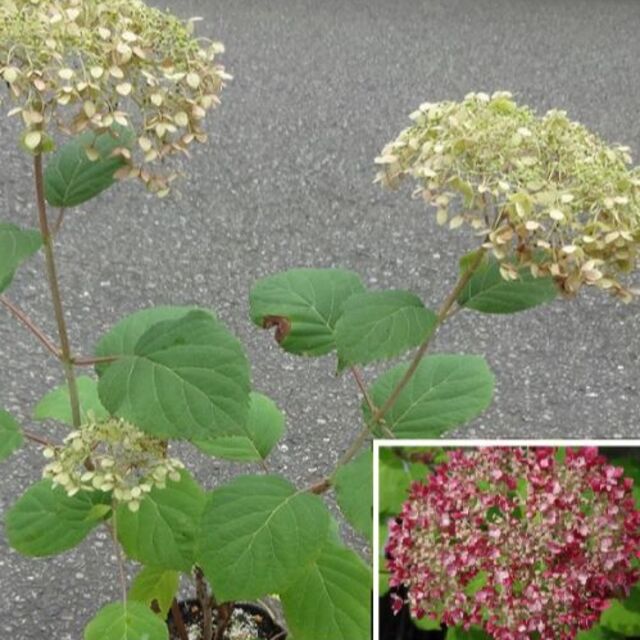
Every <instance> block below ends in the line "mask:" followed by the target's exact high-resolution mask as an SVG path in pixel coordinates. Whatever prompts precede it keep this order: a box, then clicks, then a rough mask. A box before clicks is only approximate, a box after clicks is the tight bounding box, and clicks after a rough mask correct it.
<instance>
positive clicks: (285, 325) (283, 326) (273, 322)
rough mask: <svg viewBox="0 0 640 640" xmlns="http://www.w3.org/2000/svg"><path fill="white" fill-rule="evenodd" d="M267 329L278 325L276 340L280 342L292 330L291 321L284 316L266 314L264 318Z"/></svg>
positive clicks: (263, 324) (263, 321)
mask: <svg viewBox="0 0 640 640" xmlns="http://www.w3.org/2000/svg"><path fill="white" fill-rule="evenodd" d="M262 326H263V327H264V328H265V329H271V327H276V336H275V337H276V341H277V342H278V344H280V343H281V342H282V341H283V340H284V339H285V338H286V337H287V336H288V335H289V333H290V332H291V321H290V320H289V319H288V318H284V317H283V316H265V317H264V318H263V320H262Z"/></svg>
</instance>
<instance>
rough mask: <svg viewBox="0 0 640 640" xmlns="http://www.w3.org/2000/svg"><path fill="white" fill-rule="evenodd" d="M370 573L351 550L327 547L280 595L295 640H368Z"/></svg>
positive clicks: (369, 631)
mask: <svg viewBox="0 0 640 640" xmlns="http://www.w3.org/2000/svg"><path fill="white" fill-rule="evenodd" d="M372 588H373V587H372V578H371V570H370V569H369V567H367V566H366V565H365V564H364V562H362V560H360V558H359V557H358V556H357V555H356V554H355V553H354V552H353V551H351V550H349V549H345V548H343V547H339V546H337V545H335V544H333V543H329V544H327V545H326V546H325V547H324V549H323V550H322V553H321V554H320V556H319V557H318V558H317V559H316V561H315V562H313V563H312V564H311V566H309V567H308V568H307V570H306V571H305V572H304V574H303V575H302V576H300V578H298V580H296V581H295V582H294V583H293V584H292V585H291V587H290V588H289V589H287V590H286V591H284V592H283V593H282V596H281V597H282V604H283V606H284V612H285V617H286V619H287V624H288V626H289V629H290V630H291V632H292V634H293V635H294V636H295V638H296V640H370V638H371V590H372Z"/></svg>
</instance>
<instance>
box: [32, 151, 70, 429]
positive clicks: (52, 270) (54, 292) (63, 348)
mask: <svg viewBox="0 0 640 640" xmlns="http://www.w3.org/2000/svg"><path fill="white" fill-rule="evenodd" d="M33 172H34V180H35V185H36V199H37V203H38V222H39V224H40V234H41V235H42V244H43V246H44V256H45V263H46V267H47V280H48V281H49V289H50V291H51V301H52V303H53V311H54V315H55V318H56V324H57V325H58V336H59V338H60V352H61V354H60V359H61V360H62V365H63V367H64V373H65V377H66V379H67V386H68V387H69V399H70V402H71V415H72V416H73V425H74V426H75V427H79V426H80V422H81V419H80V401H79V398H78V386H77V383H76V375H75V371H74V369H73V362H72V360H71V347H70V345H69V334H68V331H67V323H66V320H65V317H64V308H63V306H62V296H61V295H60V285H59V284H58V274H57V270H56V261H55V256H54V253H53V236H52V235H51V230H50V229H49V221H48V219H47V204H46V202H45V198H44V180H43V176H42V154H40V153H37V154H36V155H35V156H34V157H33Z"/></svg>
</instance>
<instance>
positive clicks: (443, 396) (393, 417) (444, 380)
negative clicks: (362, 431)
mask: <svg viewBox="0 0 640 640" xmlns="http://www.w3.org/2000/svg"><path fill="white" fill-rule="evenodd" d="M407 368H408V365H406V364H401V365H398V366H397V367H394V368H393V369H391V370H389V371H387V372H386V373H384V374H383V375H382V376H381V377H380V378H378V380H376V382H375V383H374V384H373V386H372V387H371V397H372V400H373V403H374V404H375V405H376V406H378V407H381V406H382V405H384V403H385V401H386V400H387V398H388V397H389V396H390V395H391V392H392V390H393V389H394V387H395V386H396V385H397V384H398V382H399V381H400V379H401V378H402V377H403V375H404V374H405V372H406V370H407ZM493 385H494V377H493V374H492V373H491V370H490V369H489V367H488V365H487V363H486V361H485V360H484V358H482V357H480V356H458V355H437V356H428V357H426V358H423V359H422V361H421V362H420V364H419V365H418V368H417V369H416V371H415V374H414V375H413V377H412V378H411V379H410V380H409V382H408V384H407V385H406V386H405V388H404V389H403V390H402V392H401V393H400V395H399V396H398V399H397V401H396V402H395V404H394V405H393V406H392V407H391V409H389V411H388V412H387V414H386V415H385V419H384V420H385V424H386V425H387V427H388V428H389V429H390V430H391V431H393V433H394V435H395V436H396V437H397V438H439V437H440V436H442V435H443V434H444V433H445V432H446V431H447V430H448V429H450V428H452V427H455V426H457V425H460V424H463V423H465V422H467V421H468V420H471V419H472V418H475V417H476V416H477V415H479V414H480V413H482V412H483V411H484V410H485V409H486V408H487V407H488V406H489V404H490V403H491V398H492V396H493ZM363 411H364V412H365V418H366V419H367V420H370V412H369V409H368V407H367V406H366V405H364V406H363Z"/></svg>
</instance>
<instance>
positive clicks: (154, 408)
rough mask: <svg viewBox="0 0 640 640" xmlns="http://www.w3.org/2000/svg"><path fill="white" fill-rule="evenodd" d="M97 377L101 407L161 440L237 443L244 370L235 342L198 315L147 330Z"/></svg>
mask: <svg viewBox="0 0 640 640" xmlns="http://www.w3.org/2000/svg"><path fill="white" fill-rule="evenodd" d="M124 347H125V348H126V349H127V351H125V352H124V353H120V354H119V355H118V358H117V360H116V361H115V362H113V363H112V364H110V365H109V366H108V367H107V368H106V369H105V370H103V371H102V373H101V378H100V381H99V383H98V393H99V394H100V399H101V401H102V403H103V404H104V406H105V407H106V408H107V409H108V410H109V411H110V412H111V413H112V414H114V415H117V416H119V417H122V418H125V419H126V420H129V421H130V422H132V423H134V424H135V425H137V426H138V427H140V429H142V430H144V431H146V432H147V433H150V434H151V435H154V436H157V437H161V438H182V439H186V440H191V439H209V438H212V437H218V436H228V435H244V433H243V425H244V423H245V421H246V419H247V414H248V411H249V385H250V382H249V363H248V362H247V358H246V356H245V354H244V350H243V348H242V345H241V344H240V342H239V341H238V340H237V338H235V336H233V335H232V334H231V333H230V332H229V331H228V330H227V328H226V327H225V326H224V325H223V324H222V323H220V322H218V321H217V320H216V319H215V318H214V317H213V316H212V315H211V314H210V313H208V312H206V311H190V312H189V313H187V315H185V316H184V317H181V318H178V319H176V320H163V321H161V322H157V323H156V324H154V325H152V326H151V327H150V328H148V329H147V330H146V331H145V332H144V333H143V334H142V335H141V336H140V337H139V338H138V340H137V342H136V343H135V345H134V346H131V344H125V345H124Z"/></svg>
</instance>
